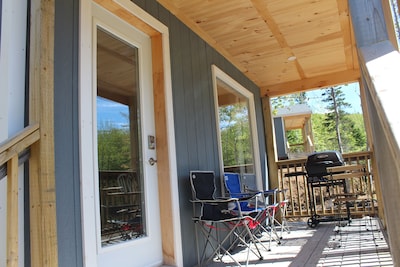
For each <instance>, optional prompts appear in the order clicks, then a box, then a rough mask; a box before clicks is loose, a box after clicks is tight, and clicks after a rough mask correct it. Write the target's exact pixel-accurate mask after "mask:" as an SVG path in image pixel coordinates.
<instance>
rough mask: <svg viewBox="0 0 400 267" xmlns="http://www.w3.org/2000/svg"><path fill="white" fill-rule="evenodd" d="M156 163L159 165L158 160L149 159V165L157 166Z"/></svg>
mask: <svg viewBox="0 0 400 267" xmlns="http://www.w3.org/2000/svg"><path fill="white" fill-rule="evenodd" d="M156 163H157V160H156V159H153V158H149V164H150V165H151V166H153V165H154V164H156Z"/></svg>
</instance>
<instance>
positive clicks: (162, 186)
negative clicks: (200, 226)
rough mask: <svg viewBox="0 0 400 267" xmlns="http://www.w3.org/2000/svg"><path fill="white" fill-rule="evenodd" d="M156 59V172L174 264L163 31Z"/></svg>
mask: <svg viewBox="0 0 400 267" xmlns="http://www.w3.org/2000/svg"><path fill="white" fill-rule="evenodd" d="M151 45H152V59H153V88H154V89H153V90H154V114H155V125H156V140H157V165H158V166H157V172H158V194H159V203H160V218H162V223H161V236H162V249H163V258H164V264H168V265H175V264H176V259H175V250H174V248H175V245H174V236H175V235H174V227H173V226H174V223H173V220H172V216H171V214H173V212H172V196H171V193H172V189H171V176H170V167H169V162H170V160H169V155H168V150H169V148H168V146H169V144H168V127H167V117H166V114H167V113H166V104H165V88H164V68H163V66H164V64H163V51H162V35H161V34H157V35H154V36H152V37H151Z"/></svg>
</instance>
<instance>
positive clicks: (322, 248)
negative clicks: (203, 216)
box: [207, 217, 393, 267]
mask: <svg viewBox="0 0 400 267" xmlns="http://www.w3.org/2000/svg"><path fill="white" fill-rule="evenodd" d="M289 225H290V227H291V231H290V233H284V235H283V239H282V241H281V245H277V244H276V243H273V245H272V246H271V251H263V252H262V253H263V256H264V259H263V260H261V261H260V260H258V259H255V258H252V256H250V261H249V264H248V266H278V267H286V266H287V267H304V266H313V267H314V266H316V267H319V266H320V267H322V266H324V267H328V266H332V267H333V266H335V267H338V266H360V267H361V266H393V260H392V257H391V255H390V251H389V247H388V244H387V242H386V239H385V235H384V232H383V231H381V228H380V223H379V221H378V219H376V218H369V217H366V218H363V219H353V220H352V222H351V223H350V224H346V222H341V225H340V227H339V226H338V224H337V222H324V223H320V224H319V225H318V226H317V227H316V228H310V227H308V226H307V223H306V222H290V223H289ZM233 255H234V257H235V259H237V260H238V261H240V262H241V263H243V266H245V258H246V256H247V253H246V251H243V250H242V251H238V252H237V253H234V254H233ZM207 266H208V267H220V266H233V265H232V262H229V259H227V258H224V262H219V261H218V262H213V263H211V264H209V265H207Z"/></svg>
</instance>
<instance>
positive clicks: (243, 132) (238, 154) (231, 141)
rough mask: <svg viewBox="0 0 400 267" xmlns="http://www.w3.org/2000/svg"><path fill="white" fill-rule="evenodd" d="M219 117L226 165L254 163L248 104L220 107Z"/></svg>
mask: <svg viewBox="0 0 400 267" xmlns="http://www.w3.org/2000/svg"><path fill="white" fill-rule="evenodd" d="M219 118H220V131H221V144H222V154H223V160H224V166H235V165H246V164H253V153H252V143H251V134H250V124H249V119H248V118H249V115H248V109H247V104H246V103H238V104H234V105H228V106H223V107H220V108H219Z"/></svg>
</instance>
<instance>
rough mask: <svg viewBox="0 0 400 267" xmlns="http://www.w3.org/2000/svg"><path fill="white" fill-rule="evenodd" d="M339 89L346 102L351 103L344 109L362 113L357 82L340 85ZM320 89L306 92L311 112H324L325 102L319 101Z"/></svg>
mask: <svg viewBox="0 0 400 267" xmlns="http://www.w3.org/2000/svg"><path fill="white" fill-rule="evenodd" d="M341 89H342V91H343V93H345V95H346V102H347V103H349V104H351V108H348V109H347V110H346V111H347V112H349V113H362V109H361V99H360V87H359V84H358V83H352V84H348V85H342V88H341ZM322 91H323V89H319V90H314V91H309V92H307V96H308V97H309V102H308V105H309V106H310V108H311V110H312V111H313V113H325V111H324V106H325V105H326V103H324V102H322V101H321V94H322Z"/></svg>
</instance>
